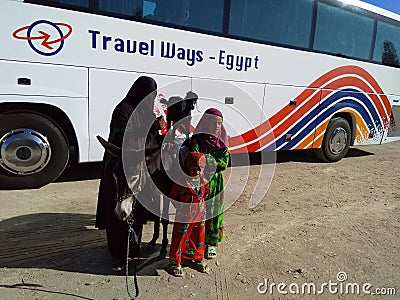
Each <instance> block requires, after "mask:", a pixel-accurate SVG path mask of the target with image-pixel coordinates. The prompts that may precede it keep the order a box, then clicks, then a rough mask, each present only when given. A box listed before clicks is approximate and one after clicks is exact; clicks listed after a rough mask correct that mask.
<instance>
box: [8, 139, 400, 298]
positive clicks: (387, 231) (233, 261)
mask: <svg viewBox="0 0 400 300" xmlns="http://www.w3.org/2000/svg"><path fill="white" fill-rule="evenodd" d="M259 168H260V166H258V165H253V166H252V167H251V171H250V174H249V175H247V174H245V172H244V171H243V170H242V169H240V168H239V167H236V169H235V168H233V169H235V172H236V171H237V172H236V173H235V172H233V169H232V172H231V174H239V175H232V176H229V172H228V174H227V175H228V178H229V181H230V186H231V188H232V190H231V191H232V192H238V191H235V190H234V187H235V186H238V189H239V186H240V184H239V183H240V182H243V181H245V182H246V183H248V185H246V186H245V189H244V190H243V191H241V190H240V191H239V193H238V195H240V197H239V198H238V200H237V201H236V202H235V203H233V205H232V206H231V207H230V209H229V210H228V211H227V212H226V215H225V227H226V240H225V241H224V242H223V243H222V244H221V246H220V247H219V248H218V257H217V259H214V260H210V261H209V264H210V267H211V273H210V274H208V275H207V274H200V273H198V272H197V271H195V270H193V269H190V268H185V271H186V277H184V278H175V277H172V276H171V275H170V274H168V273H167V272H166V271H165V269H164V268H165V267H166V266H167V264H168V260H167V259H165V260H157V259H156V258H155V256H156V255H157V253H153V254H148V253H147V254H145V255H144V257H142V258H141V261H140V263H141V265H140V266H139V272H138V281H139V288H140V295H139V298H138V299H187V298H191V299H218V300H226V299H360V298H361V297H362V299H381V298H382V299H399V295H400V285H399V282H400V280H399V279H400V239H399V234H400V205H399V204H400V189H399V183H400V143H391V144H386V145H383V146H368V147H358V148H356V149H352V150H351V151H350V153H349V155H348V156H347V157H346V158H344V159H342V160H341V161H340V162H338V163H333V164H324V163H318V162H316V161H315V160H314V159H313V158H312V156H311V155H310V154H309V153H307V152H298V153H279V154H278V163H277V164H276V167H275V171H274V176H273V179H272V183H271V185H270V187H269V190H268V192H267V193H266V195H265V196H264V197H263V199H262V201H261V203H260V204H258V205H257V206H256V207H255V208H253V209H249V208H248V202H249V197H250V196H251V195H252V191H251V187H252V186H254V184H255V182H256V181H257V176H258V175H257V174H258V172H257V171H258V170H259ZM242 171H243V172H244V173H243V172H242ZM75 172H76V174H72V175H70V177H69V178H68V176H64V179H63V180H60V182H57V183H53V184H50V185H48V186H46V187H44V188H42V189H39V190H24V191H0V205H1V211H0V220H1V222H0V299H24V300H25V299H129V298H128V295H127V292H126V285H125V277H124V276H123V275H115V274H113V273H112V271H111V270H110V269H111V268H110V258H109V256H108V253H107V249H106V238H105V233H104V232H103V231H98V230H96V229H94V218H95V210H96V201H97V189H98V183H99V181H98V179H92V180H75V181H69V180H70V179H71V178H73V179H77V178H79V177H83V178H96V177H97V175H98V166H93V165H91V166H90V167H89V168H87V166H86V168H79V169H78V171H75ZM241 172H242V173H241ZM67 175H68V174H67ZM82 175H83V176H82ZM63 181H64V182H63ZM265 185H266V186H268V182H265ZM170 230H171V226H170ZM151 233H152V224H147V225H145V229H144V235H145V236H144V241H149V240H150V237H151ZM368 284H369V285H368ZM129 286H130V289H131V290H132V289H133V282H132V277H130V278H129ZM358 288H359V295H356V293H357V289H358ZM132 292H133V291H132ZM318 292H319V293H320V294H319V295H317V293H318ZM368 292H369V293H371V294H370V295H368V294H367V293H368ZM395 292H396V293H397V295H386V296H377V295H372V293H381V294H393V293H395ZM314 293H315V294H314Z"/></svg>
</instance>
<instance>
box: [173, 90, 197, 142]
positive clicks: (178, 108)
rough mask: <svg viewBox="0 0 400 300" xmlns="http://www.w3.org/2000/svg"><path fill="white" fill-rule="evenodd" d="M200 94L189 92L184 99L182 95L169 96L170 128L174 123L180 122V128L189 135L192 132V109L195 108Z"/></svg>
mask: <svg viewBox="0 0 400 300" xmlns="http://www.w3.org/2000/svg"><path fill="white" fill-rule="evenodd" d="M197 99H198V96H197V94H196V93H193V92H187V94H186V96H185V98H184V99H182V98H181V97H171V98H169V100H168V102H167V104H168V111H167V124H168V130H169V129H170V128H171V127H172V125H174V124H178V122H179V121H181V120H182V121H181V122H180V123H179V125H178V128H179V129H180V130H181V131H182V132H183V133H184V134H186V135H187V136H189V133H190V122H191V111H192V110H193V109H194V108H195V106H196V103H197ZM178 128H177V129H178Z"/></svg>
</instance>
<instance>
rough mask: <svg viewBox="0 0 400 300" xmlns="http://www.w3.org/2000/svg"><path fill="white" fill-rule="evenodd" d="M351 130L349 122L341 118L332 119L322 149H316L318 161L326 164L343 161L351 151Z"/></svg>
mask: <svg viewBox="0 0 400 300" xmlns="http://www.w3.org/2000/svg"><path fill="white" fill-rule="evenodd" d="M350 139H351V129H350V125H349V122H347V121H346V120H345V119H343V118H341V117H337V118H334V119H332V120H331V121H330V122H329V125H328V128H327V129H326V131H325V134H324V139H323V141H322V145H321V148H318V149H315V151H314V153H315V155H316V156H317V158H318V159H320V160H322V161H325V162H336V161H339V160H341V159H342V158H343V157H344V156H345V155H346V154H347V151H348V150H349V147H350Z"/></svg>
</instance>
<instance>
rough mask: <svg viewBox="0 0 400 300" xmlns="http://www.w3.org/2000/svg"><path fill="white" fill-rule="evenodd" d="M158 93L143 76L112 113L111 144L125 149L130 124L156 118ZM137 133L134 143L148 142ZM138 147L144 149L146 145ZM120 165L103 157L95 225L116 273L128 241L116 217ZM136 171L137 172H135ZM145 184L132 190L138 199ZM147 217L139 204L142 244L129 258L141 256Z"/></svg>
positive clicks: (136, 212)
mask: <svg viewBox="0 0 400 300" xmlns="http://www.w3.org/2000/svg"><path fill="white" fill-rule="evenodd" d="M156 92H157V83H156V82H155V80H154V79H152V78H150V77H146V76H141V77H139V78H138V79H137V80H136V81H135V82H134V83H133V85H132V87H131V88H130V90H129V92H128V93H127V95H126V96H125V98H124V99H123V100H122V101H121V102H120V103H119V104H118V105H117V106H116V107H115V109H114V111H113V114H112V118H111V123H110V134H109V137H108V141H109V142H110V143H112V144H114V145H116V146H117V147H120V148H121V149H122V144H123V138H124V134H125V130H126V128H127V125H128V122H129V125H130V126H140V124H143V123H146V122H144V121H143V120H141V118H149V116H152V115H154V113H153V107H154V98H155V96H156ZM143 100H145V102H143V103H142V104H140V103H141V102H142V101H143ZM139 104H140V105H139ZM135 109H138V110H139V111H136V112H135V114H134V115H133V118H134V120H133V122H132V120H130V118H131V116H132V114H133V112H134V110H135ZM135 118H136V119H135ZM142 121H143V122H142ZM132 129H133V130H134V129H135V128H129V130H132ZM138 129H140V128H138ZM137 132H139V133H138V134H135V136H133V140H136V144H138V143H141V142H140V141H145V138H146V137H143V136H138V135H140V132H143V131H142V130H138V131H137ZM143 144H144V142H143ZM138 146H139V147H141V146H144V145H138ZM118 163H120V164H121V165H120V166H121V167H122V159H121V157H119V158H117V157H113V156H112V155H111V154H109V153H108V152H105V153H104V157H103V172H102V177H101V180H100V186H99V195H98V203H97V214H96V224H95V226H96V228H98V229H103V230H104V229H105V230H106V234H107V244H108V250H109V252H110V254H111V258H112V265H113V270H115V271H120V270H122V268H123V266H124V265H125V262H126V252H127V238H128V224H127V222H123V221H120V220H118V219H117V217H116V216H115V214H114V208H115V205H116V197H117V188H116V182H115V179H114V177H113V169H114V167H115V165H116V164H118ZM138 168H139V169H143V168H146V163H145V162H144V161H143V162H140V164H138ZM136 169H137V168H135V172H136ZM137 171H138V174H146V172H147V171H146V170H137ZM122 173H123V172H122ZM140 177H141V176H140ZM123 180H125V179H123ZM144 183H145V178H138V180H137V182H136V183H135V184H134V185H130V188H131V189H132V187H133V190H132V192H133V195H134V196H135V197H136V196H137V194H138V193H139V192H140V190H142V189H143V185H144ZM145 215H146V213H145V209H144V208H143V206H142V205H141V204H140V203H139V202H138V201H136V204H135V209H134V211H133V218H134V220H135V222H134V230H135V232H136V234H137V236H138V240H139V243H132V246H130V257H133V256H136V255H138V253H139V249H140V241H141V236H142V228H143V223H144V222H145Z"/></svg>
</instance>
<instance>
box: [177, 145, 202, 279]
mask: <svg viewBox="0 0 400 300" xmlns="http://www.w3.org/2000/svg"><path fill="white" fill-rule="evenodd" d="M205 165H206V158H205V156H204V154H202V153H197V152H191V153H189V154H188V156H187V157H186V160H185V164H184V167H183V170H184V171H185V173H186V174H185V175H186V176H183V177H184V178H183V180H181V182H180V183H175V184H174V186H173V187H172V189H171V194H170V196H171V198H172V200H171V201H172V203H173V205H174V206H175V208H176V216H175V223H174V229H173V232H172V241H171V248H170V255H169V259H170V264H171V269H172V273H173V275H174V276H178V277H181V276H183V275H184V273H183V270H182V260H184V259H185V260H187V261H189V262H191V263H192V265H193V267H194V268H195V269H196V270H198V271H200V272H202V273H208V272H209V270H208V266H207V264H206V261H205V259H204V250H205V217H206V207H205V205H206V203H205V200H206V198H207V195H208V182H207V181H206V180H205V179H204V175H203V171H204V167H205Z"/></svg>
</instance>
